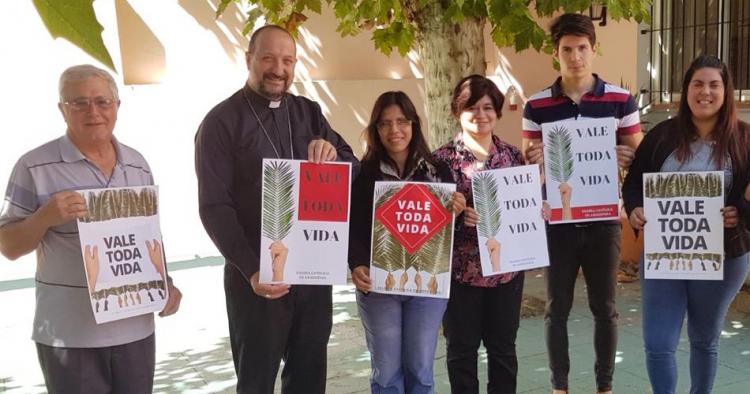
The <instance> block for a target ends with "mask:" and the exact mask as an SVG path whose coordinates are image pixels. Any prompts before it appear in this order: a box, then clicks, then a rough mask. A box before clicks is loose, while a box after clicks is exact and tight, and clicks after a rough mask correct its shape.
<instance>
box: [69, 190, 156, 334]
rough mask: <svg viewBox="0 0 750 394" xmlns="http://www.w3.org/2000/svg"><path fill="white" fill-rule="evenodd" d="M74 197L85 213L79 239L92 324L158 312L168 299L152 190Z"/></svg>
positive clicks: (96, 192)
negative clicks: (89, 296)
mask: <svg viewBox="0 0 750 394" xmlns="http://www.w3.org/2000/svg"><path fill="white" fill-rule="evenodd" d="M79 193H80V194H81V195H82V196H83V197H84V199H85V200H86V206H87V208H88V212H87V215H86V217H84V218H82V219H79V220H78V233H79V236H80V240H81V251H82V253H83V262H84V268H85V271H86V280H87V283H88V286H89V292H90V294H91V308H92V309H93V311H94V318H95V319H96V322H97V323H98V324H101V323H106V322H110V321H113V320H120V319H125V318H128V317H132V316H138V315H143V314H146V313H152V312H158V311H161V310H162V309H163V308H164V305H165V304H166V303H167V298H168V297H169V294H168V292H167V288H168V286H166V285H165V284H166V278H167V276H166V261H165V259H164V250H163V247H162V239H161V230H160V229H159V203H158V201H159V198H158V197H159V194H158V189H157V187H156V186H139V187H123V188H111V189H97V190H80V191H79Z"/></svg>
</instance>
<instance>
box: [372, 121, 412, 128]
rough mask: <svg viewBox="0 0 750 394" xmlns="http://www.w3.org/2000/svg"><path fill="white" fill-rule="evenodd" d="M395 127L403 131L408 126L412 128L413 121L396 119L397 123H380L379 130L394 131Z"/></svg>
mask: <svg viewBox="0 0 750 394" xmlns="http://www.w3.org/2000/svg"><path fill="white" fill-rule="evenodd" d="M393 126H398V128H399V129H403V128H404V127H406V126H411V120H409V119H396V122H395V123H394V122H393V121H390V120H386V121H384V122H379V123H378V130H392V129H393Z"/></svg>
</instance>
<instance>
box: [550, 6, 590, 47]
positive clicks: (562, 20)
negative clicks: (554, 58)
mask: <svg viewBox="0 0 750 394" xmlns="http://www.w3.org/2000/svg"><path fill="white" fill-rule="evenodd" d="M549 33H550V35H551V36H552V43H553V44H554V45H555V49H557V48H558V47H559V46H560V40H561V39H562V38H563V36H578V37H586V38H588V39H589V43H591V46H592V47H593V46H594V44H596V29H595V28H594V23H593V22H591V18H590V17H588V16H586V15H582V14H575V13H567V14H562V15H560V16H558V17H557V18H555V19H554V20H553V21H552V23H551V24H550V25H549Z"/></svg>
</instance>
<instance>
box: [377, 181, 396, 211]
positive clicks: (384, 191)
mask: <svg viewBox="0 0 750 394" xmlns="http://www.w3.org/2000/svg"><path fill="white" fill-rule="evenodd" d="M401 188H402V186H401V185H392V184H391V185H389V184H385V185H380V187H378V188H377V189H376V190H375V198H374V200H375V206H376V207H379V206H381V205H383V204H385V202H386V201H388V200H390V199H391V197H393V195H394V194H396V192H398V191H399V190H401Z"/></svg>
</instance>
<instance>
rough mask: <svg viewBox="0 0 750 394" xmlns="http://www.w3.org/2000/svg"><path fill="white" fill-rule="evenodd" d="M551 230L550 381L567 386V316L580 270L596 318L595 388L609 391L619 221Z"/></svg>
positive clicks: (547, 317) (614, 347)
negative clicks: (580, 270)
mask: <svg viewBox="0 0 750 394" xmlns="http://www.w3.org/2000/svg"><path fill="white" fill-rule="evenodd" d="M547 231H548V232H547V235H548V242H549V254H550V266H549V267H548V268H547V275H546V281H547V310H546V313H545V334H546V339H547V354H548V355H549V366H550V370H551V371H552V378H551V381H552V385H553V387H554V388H555V389H558V390H566V389H567V388H568V372H569V371H570V358H569V356H568V315H569V314H570V308H571V307H572V305H573V291H574V289H575V284H576V278H577V277H578V269H579V268H581V269H582V270H583V277H584V279H585V280H586V291H587V293H588V300H589V308H590V309H591V312H592V314H593V315H594V322H595V325H594V352H595V353H596V362H595V364H594V372H595V375H596V386H597V389H598V390H599V391H607V390H610V389H611V388H612V374H613V373H614V369H615V352H616V350H617V310H616V309H615V291H616V286H617V269H618V266H619V262H620V233H621V231H622V230H621V227H620V224H619V223H592V224H586V225H576V224H558V225H551V226H549V227H548V230H547Z"/></svg>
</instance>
